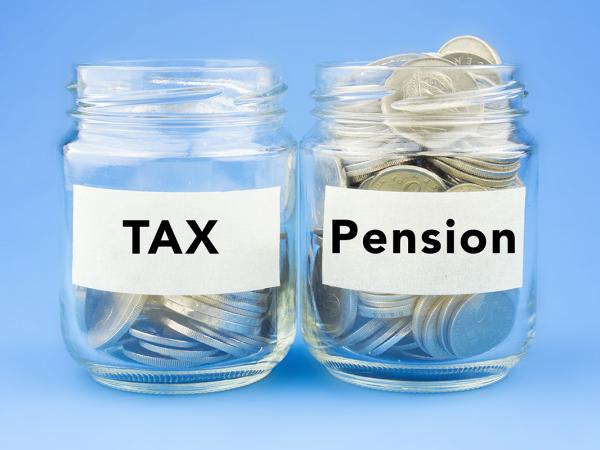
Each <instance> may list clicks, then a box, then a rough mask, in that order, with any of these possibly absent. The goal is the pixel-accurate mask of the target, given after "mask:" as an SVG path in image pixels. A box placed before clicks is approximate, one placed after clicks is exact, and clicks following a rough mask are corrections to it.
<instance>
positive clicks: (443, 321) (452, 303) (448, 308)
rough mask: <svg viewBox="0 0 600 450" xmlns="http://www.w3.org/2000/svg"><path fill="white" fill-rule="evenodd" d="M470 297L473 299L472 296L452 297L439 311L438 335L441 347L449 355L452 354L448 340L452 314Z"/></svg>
mask: <svg viewBox="0 0 600 450" xmlns="http://www.w3.org/2000/svg"><path fill="white" fill-rule="evenodd" d="M469 297H471V296H470V295H453V296H450V297H449V298H448V299H447V300H446V301H445V302H444V303H443V305H442V307H441V309H440V311H439V314H438V321H437V335H438V339H439V343H440V345H441V346H442V348H443V349H444V351H445V352H446V353H448V354H452V351H451V350H450V346H449V345H448V339H447V336H448V333H447V330H448V323H449V322H450V318H451V316H452V313H453V312H454V309H455V308H456V306H457V305H460V304H461V303H462V302H464V301H465V300H467V299H468V298H469Z"/></svg>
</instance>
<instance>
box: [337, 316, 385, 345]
mask: <svg viewBox="0 0 600 450" xmlns="http://www.w3.org/2000/svg"><path fill="white" fill-rule="evenodd" d="M385 324H386V322H385V321H384V320H379V319H371V320H369V321H368V322H366V323H364V324H363V325H361V326H360V327H359V328H357V329H356V330H354V331H353V332H352V333H350V334H348V335H347V336H345V337H344V338H342V339H340V340H339V343H340V345H342V346H344V347H351V346H353V345H355V344H357V343H359V342H361V341H364V340H365V339H367V338H368V337H369V336H372V335H373V334H374V333H376V332H377V331H378V330H380V329H381V328H383V327H385Z"/></svg>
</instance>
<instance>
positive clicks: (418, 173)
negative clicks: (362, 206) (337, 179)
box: [360, 165, 446, 192]
mask: <svg viewBox="0 0 600 450" xmlns="http://www.w3.org/2000/svg"><path fill="white" fill-rule="evenodd" d="M360 188H361V189H372V190H378V191H397V192H443V191H445V190H446V185H445V183H444V180H442V179H441V178H440V177H439V176H437V175H436V174H435V173H433V172H431V171H429V170H427V169H423V168H422V167H417V166H409V165H404V166H398V167H391V168H389V169H385V170H382V171H381V172H379V173H378V174H377V175H375V176H373V177H371V178H368V179H367V180H365V181H364V182H363V183H361V185H360Z"/></svg>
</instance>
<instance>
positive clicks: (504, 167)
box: [454, 156, 521, 172]
mask: <svg viewBox="0 0 600 450" xmlns="http://www.w3.org/2000/svg"><path fill="white" fill-rule="evenodd" d="M454 159H456V160H458V161H461V162H464V163H467V164H471V165H473V166H475V167H479V168H482V169H488V170H496V171H505V172H516V171H518V170H519V168H520V167H521V161H520V160H519V159H517V160H514V158H510V159H500V158H498V159H496V160H493V159H491V158H486V159H482V158H479V157H473V156H455V157H454Z"/></svg>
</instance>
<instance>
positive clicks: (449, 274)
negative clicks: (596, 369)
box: [323, 186, 525, 295]
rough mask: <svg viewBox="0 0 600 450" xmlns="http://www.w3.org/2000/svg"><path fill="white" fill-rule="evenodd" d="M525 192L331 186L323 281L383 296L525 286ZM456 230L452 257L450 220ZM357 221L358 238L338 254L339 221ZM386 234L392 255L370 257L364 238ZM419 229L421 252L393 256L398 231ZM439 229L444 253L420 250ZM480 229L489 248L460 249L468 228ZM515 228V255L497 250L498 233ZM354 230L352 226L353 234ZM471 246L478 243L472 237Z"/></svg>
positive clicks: (347, 242) (403, 242)
mask: <svg viewBox="0 0 600 450" xmlns="http://www.w3.org/2000/svg"><path fill="white" fill-rule="evenodd" d="M524 214H525V188H524V187H519V188H514V189H498V190H489V191H481V192H443V193H429V192H427V193H423V192H384V191H373V190H360V189H345V188H338V187H333V186H327V189H326V194H325V222H324V235H323V246H324V252H323V283H324V284H327V285H331V286H337V287H341V288H346V289H354V290H360V291H370V292H380V293H403V294H419V295H446V294H447V295H450V294H468V293H474V292H492V291H501V290H506V289H513V288H518V287H521V285H522V276H523V224H524ZM449 218H452V219H454V221H455V225H454V226H453V227H452V229H453V230H454V233H455V239H454V241H455V251H454V253H448V252H446V230H447V229H448V227H447V225H446V220H447V219H449ZM334 219H350V220H352V221H354V222H355V223H356V224H357V225H358V234H357V236H356V237H355V238H354V239H352V240H344V241H342V242H341V247H340V253H337V254H334V253H333V252H332V245H331V244H332V243H331V232H332V228H331V227H332V220H334ZM373 229H379V230H381V231H383V232H384V233H385V234H386V237H387V243H386V244H385V248H386V250H385V251H384V252H382V253H379V254H373V253H369V252H368V251H366V250H365V248H364V247H363V236H364V233H365V232H367V231H369V230H373ZM395 229H398V230H412V231H413V232H414V233H415V235H416V251H415V253H410V254H409V253H407V242H406V239H405V238H402V240H401V252H400V253H393V252H392V230H395ZM428 229H435V230H439V231H440V234H439V236H437V238H436V239H438V240H439V241H440V242H441V243H442V250H441V251H439V252H437V253H435V254H426V253H423V252H421V249H422V247H423V245H424V244H423V243H422V242H421V234H422V233H423V231H425V230H428ZM469 229H477V230H480V231H481V232H483V233H484V234H485V236H486V240H487V245H486V247H485V249H484V250H483V251H482V252H481V253H478V254H470V253H467V252H465V251H464V250H463V249H462V248H461V246H460V236H461V235H462V234H463V232H464V231H466V230H469ZM504 229H509V230H512V231H513V232H514V234H515V252H514V253H507V251H506V239H505V238H502V239H501V252H500V253H497V254H494V253H492V230H504ZM345 232H347V229H346V231H345ZM472 244H473V245H474V244H475V240H473V239H472Z"/></svg>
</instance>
